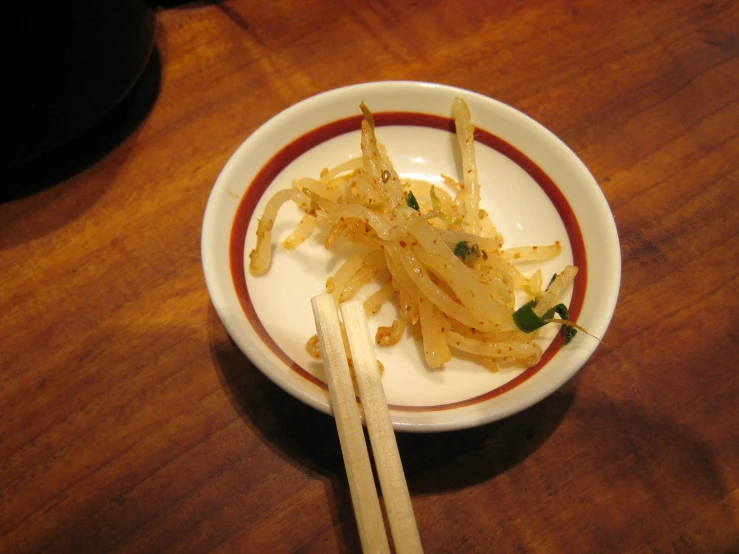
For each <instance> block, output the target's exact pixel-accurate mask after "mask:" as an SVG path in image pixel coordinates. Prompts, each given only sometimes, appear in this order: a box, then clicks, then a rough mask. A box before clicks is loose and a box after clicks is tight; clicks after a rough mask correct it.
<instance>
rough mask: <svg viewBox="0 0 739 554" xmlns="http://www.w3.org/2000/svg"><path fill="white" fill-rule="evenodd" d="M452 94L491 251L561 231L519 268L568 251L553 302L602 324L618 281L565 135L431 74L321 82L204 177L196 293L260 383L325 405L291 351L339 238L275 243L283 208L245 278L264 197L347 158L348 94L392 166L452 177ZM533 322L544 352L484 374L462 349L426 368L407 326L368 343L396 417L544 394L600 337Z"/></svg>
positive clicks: (282, 230)
mask: <svg viewBox="0 0 739 554" xmlns="http://www.w3.org/2000/svg"><path fill="white" fill-rule="evenodd" d="M455 96H461V97H463V98H464V99H465V100H466V102H467V103H468V105H469V107H470V111H471V114H472V122H473V124H474V125H475V126H476V128H477V129H478V133H477V134H476V140H477V144H476V155H477V162H478V167H479V180H480V183H481V191H482V192H481V195H482V206H483V207H484V208H486V209H487V210H488V212H489V213H490V215H491V217H492V220H493V222H494V223H495V224H496V225H497V227H498V229H499V230H500V231H501V232H502V233H503V236H504V237H505V240H506V244H505V246H504V247H511V246H516V245H535V244H551V243H553V242H554V241H555V240H558V241H560V242H561V243H562V245H563V253H562V255H561V256H560V257H559V258H557V259H555V260H552V261H548V262H544V263H541V264H535V265H531V266H529V269H528V270H527V267H526V266H522V270H524V272H529V273H530V272H531V271H533V270H534V269H536V268H538V267H541V268H542V270H543V273H544V275H545V276H546V275H551V274H552V273H554V272H556V271H559V270H561V269H562V268H563V267H564V266H565V265H566V264H568V263H572V262H573V261H574V262H575V263H576V264H577V265H578V266H579V267H580V273H579V275H578V277H577V279H576V283H575V286H574V287H573V290H572V291H570V293H569V295H568V297H567V298H565V301H566V302H568V303H570V309H571V314H572V316H573V317H576V318H577V321H578V323H579V324H581V325H582V326H584V327H585V328H587V329H588V330H589V331H590V332H591V333H592V334H593V335H595V336H598V337H602V336H603V335H604V334H605V332H606V329H607V327H608V324H609V322H610V320H611V316H612V315H613V311H614V309H615V305H616V299H617V296H618V289H619V285H620V277H621V258H620V249H619V242H618V236H617V233H616V226H615V224H614V221H613V216H612V214H611V211H610V209H609V207H608V204H607V202H606V199H605V197H604V196H603V194H602V192H601V190H600V188H599V187H598V184H597V183H596V181H595V179H593V177H592V175H591V174H590V173H589V172H588V170H587V169H586V167H585V166H584V165H583V163H582V162H581V161H580V160H579V159H578V158H577V156H576V155H575V154H574V153H573V152H572V151H571V150H570V149H569V148H568V147H567V146H565V144H564V143H562V142H561V141H560V140H559V139H558V138H557V137H555V136H554V135H553V134H552V133H551V132H549V131H548V130H547V129H545V128H544V127H542V126H541V125H540V124H538V123H537V122H535V121H533V120H532V119H530V118H529V117H527V116H526V115H524V114H522V113H521V112H519V111H517V110H515V109H513V108H511V107H509V106H506V105H504V104H502V103H500V102H497V101H495V100H492V99H490V98H488V97H485V96H482V95H480V94H476V93H473V92H469V91H466V90H461V89H458V88H453V87H449V86H445V85H436V84H429V83H417V82H378V83H368V84H362V85H355V86H350V87H346V88H341V89H337V90H333V91H330V92H326V93H323V94H319V95H317V96H314V97H312V98H309V99H307V100H304V101H303V102H300V103H299V104H296V105H295V106H292V107H291V108H289V109H287V110H285V111H284V112H282V113H280V114H278V115H276V116H275V117H273V118H272V119H271V120H269V121H268V122H267V123H265V124H264V125H263V126H262V127H261V128H259V129H258V130H257V131H256V132H254V134H252V135H251V136H250V137H249V138H248V139H247V140H246V141H245V142H244V143H243V144H242V145H241V146H240V147H239V148H238V150H236V152H235V153H234V155H233V156H232V157H231V159H230V160H229V162H228V163H227V164H226V166H225V168H224V169H223V171H222V172H221V174H220V176H219V177H218V180H217V181H216V184H215V186H214V188H213V191H212V193H211V196H210V199H209V201H208V206H207V208H206V211H205V219H204V222H203V232H202V260H203V267H204V271H205V278H206V282H207V286H208V290H209V292H210V295H211V298H212V301H213V305H214V306H215V309H216V311H217V312H218V315H219V316H220V318H221V320H222V321H223V324H224V325H225V327H226V329H227V330H228V332H229V334H230V335H231V337H232V338H233V339H234V341H235V342H236V344H237V345H238V346H239V348H241V350H242V351H243V352H244V353H245V354H246V355H247V356H248V357H249V358H250V359H251V360H252V362H253V363H254V364H255V365H256V366H257V367H258V368H259V369H260V370H261V371H262V372H263V373H264V374H265V375H267V376H268V377H269V378H270V379H271V380H272V381H274V382H275V383H276V384H277V385H279V386H280V387H282V388H283V389H284V390H286V391H287V392H289V393H290V394H292V395H293V396H295V397H296V398H298V399H300V400H301V401H303V402H305V403H307V404H309V405H311V406H313V407H315V408H317V409H319V410H322V411H324V412H327V413H330V406H329V402H328V392H327V389H326V386H325V379H324V377H323V368H322V367H321V363H320V362H317V361H316V360H314V359H312V358H311V357H310V356H309V355H308V353H307V351H306V350H305V343H306V340H307V339H308V338H309V337H310V336H311V335H313V334H314V333H315V327H314V322H313V315H312V312H311V305H310V299H311V297H313V296H315V295H317V294H320V293H322V292H324V291H325V288H324V287H325V282H326V278H327V277H328V275H329V274H332V273H333V272H335V271H336V269H337V268H338V266H339V264H340V262H341V261H342V259H344V258H343V257H342V256H341V254H346V253H347V252H349V249H348V248H347V249H346V250H342V249H339V251H338V252H336V251H331V252H329V251H326V250H325V248H324V247H323V245H322V241H321V238H320V236H313V237H312V238H310V239H308V241H306V242H305V243H304V244H303V245H301V246H300V247H298V248H297V249H296V250H293V251H290V252H288V251H286V250H285V249H284V248H283V247H282V246H281V242H282V240H283V239H284V238H285V237H286V236H287V235H288V234H289V233H290V232H291V231H292V229H293V227H294V225H295V223H297V221H298V219H299V212H298V210H297V208H295V207H293V206H292V205H286V206H284V207H283V209H282V211H281V212H280V214H279V216H278V219H277V221H276V223H275V228H274V231H273V244H274V245H275V246H274V248H273V252H274V254H273V259H272V266H271V268H270V270H269V272H268V273H267V275H266V276H263V277H253V276H252V275H250V274H249V271H248V267H247V266H248V253H249V252H250V251H251V250H252V248H253V247H254V244H255V242H256V222H257V218H258V217H260V216H261V213H262V211H263V209H264V204H265V203H266V201H267V200H268V199H269V198H270V197H271V196H272V194H274V193H275V192H276V191H278V190H280V189H283V188H287V187H290V186H291V182H292V179H294V178H297V177H302V176H311V177H317V176H318V175H319V172H320V171H321V169H322V168H324V167H332V166H334V165H337V164H338V163H340V162H342V161H344V160H347V159H349V158H351V157H356V156H360V155H361V154H360V147H359V137H360V131H359V128H360V119H361V116H360V111H359V104H360V102H362V101H364V102H365V103H366V104H367V106H368V107H369V108H370V110H372V112H373V113H374V114H375V118H376V122H377V136H378V140H379V141H381V142H383V143H384V144H385V146H386V147H387V150H388V154H389V156H390V159H391V160H392V161H393V163H394V165H395V168H396V169H397V170H398V173H399V174H400V175H401V177H416V178H423V179H426V180H428V181H431V182H440V174H441V173H446V174H450V175H452V176H460V170H459V164H460V162H459V156H458V154H457V148H456V145H455V139H454V135H453V132H452V130H453V127H452V126H451V121H450V117H451V105H452V100H453V99H454V97H455ZM337 254H338V255H337ZM363 292H365V291H363ZM371 292H372V289H367V291H366V293H365V294H363V295H362V296H366V294H369V293H371ZM394 310H395V309H394V308H393V307H392V306H386V307H384V308H383V309H382V310H381V311H380V312H379V313H378V314H377V315H376V316H373V317H372V318H371V319H370V326H371V330H372V332H373V333H374V331H375V330H376V328H377V326H378V325H388V324H389V322H390V321H392V318H393V315H394ZM547 327H550V328H551V329H547V328H545V329H546V331H545V332H544V333H543V334H542V335H541V340H540V341H539V342H540V344H541V345H542V348H547V350H546V352H545V354H544V356H543V358H542V362H541V363H540V364H538V365H537V366H535V367H533V368H529V369H526V370H523V369H519V368H515V367H506V368H503V369H501V370H500V371H499V372H497V373H491V372H489V371H488V370H486V369H484V368H483V367H481V366H479V365H477V364H476V363H474V362H473V361H471V360H467V359H461V358H455V359H453V360H452V362H450V363H448V364H445V366H444V368H443V369H438V370H428V369H427V368H426V367H425V364H424V361H423V356H422V353H421V352H420V348H419V345H418V344H417V343H416V341H414V340H413V339H412V338H410V334H409V333H408V337H406V338H405V339H404V340H403V341H401V343H400V344H398V345H396V346H394V347H391V348H387V349H385V348H378V352H377V355H378V359H379V360H380V361H382V362H383V364H384V366H385V368H386V371H385V374H384V375H383V385H384V387H385V391H386V395H387V399H388V402H389V404H390V405H391V416H392V419H393V424H394V426H395V428H396V429H398V430H404V431H442V430H450V429H461V428H466V427H471V426H475V425H480V424H483V423H487V422H490V421H494V420H497V419H501V418H503V417H506V416H509V415H511V414H514V413H516V412H518V411H520V410H523V409H525V408H527V407H529V406H531V405H532V404H534V403H536V402H538V401H539V400H541V399H543V398H544V397H546V396H547V395H549V394H551V393H552V392H553V391H555V390H556V389H557V388H559V387H560V386H561V385H562V384H563V383H565V382H566V381H567V380H568V379H570V378H571V377H572V376H573V375H574V374H575V373H576V372H577V371H578V370H579V369H580V368H581V367H582V366H583V364H584V363H585V362H586V361H587V359H588V358H589V357H590V355H591V354H592V353H593V351H594V350H595V348H596V347H597V346H598V344H599V343H598V341H597V340H595V339H593V338H591V337H588V336H586V335H584V334H582V333H579V334H578V335H577V337H576V338H575V339H574V340H573V341H572V343H570V344H569V345H567V346H566V347H562V345H561V342H562V341H561V337H560V336H559V335H558V333H557V329H556V328H554V326H552V325H549V326H547ZM275 409H279V407H275Z"/></svg>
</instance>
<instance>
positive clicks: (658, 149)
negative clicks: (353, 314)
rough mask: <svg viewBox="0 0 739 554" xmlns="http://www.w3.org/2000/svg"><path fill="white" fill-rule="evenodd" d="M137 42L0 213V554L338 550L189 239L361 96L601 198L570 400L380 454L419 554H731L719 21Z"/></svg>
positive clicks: (341, 17) (294, 7)
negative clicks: (107, 92)
mask: <svg viewBox="0 0 739 554" xmlns="http://www.w3.org/2000/svg"><path fill="white" fill-rule="evenodd" d="M157 17H158V22H159V29H158V33H157V46H158V54H157V56H156V57H155V58H154V60H153V61H152V63H151V64H150V67H149V68H148V70H147V73H146V74H145V75H144V77H143V80H142V82H141V83H140V84H139V86H137V87H136V89H134V92H133V94H132V96H131V97H129V98H127V99H126V101H124V104H123V106H122V107H121V108H119V109H118V110H117V112H115V114H113V116H111V118H109V120H111V119H112V120H114V121H113V122H112V123H111V122H110V121H109V122H108V123H107V124H106V125H107V127H106V126H105V125H104V126H103V130H102V131H101V130H100V129H98V130H97V131H95V133H97V134H95V136H94V138H93V139H88V140H87V142H86V143H85V144H86V147H85V148H82V152H79V151H77V152H76V153H74V154H68V155H67V154H65V155H64V156H61V157H60V156H58V157H57V160H56V161H57V165H56V166H53V167H52V166H42V167H37V171H36V173H35V174H34V175H27V176H25V177H23V176H18V175H16V178H17V179H18V180H19V181H25V182H27V183H28V184H30V185H34V184H35V186H36V188H39V189H42V190H39V191H37V192H35V193H34V194H31V195H28V196H26V197H24V198H14V199H10V200H9V199H5V201H4V202H3V203H2V204H0V222H1V223H0V229H1V231H0V267H2V285H1V287H0V313H1V314H2V317H1V319H0V334H1V335H2V337H3V340H2V347H1V348H0V413H1V414H2V417H1V418H0V552H8V553H19V552H53V553H60V552H75V553H78V552H108V551H116V552H157V553H159V552H169V551H178V552H179V551H181V552H209V551H223V552H226V551H228V552H259V553H272V552H277V553H280V552H321V553H323V552H356V551H357V550H358V549H359V540H358V536H357V531H356V525H355V522H354V516H353V513H352V507H351V501H350V498H349V495H348V490H347V485H346V480H345V474H344V470H343V465H342V459H341V453H340V450H339V445H338V441H337V439H336V431H335V427H334V424H333V420H332V419H330V418H329V417H327V416H325V415H322V414H320V413H318V412H316V411H314V410H313V409H311V408H308V407H306V406H304V405H303V404H301V403H299V402H298V401H296V400H294V399H293V398H292V397H290V396H289V395H288V394H286V393H284V392H283V391H282V390H280V389H278V388H277V387H276V386H274V385H273V384H272V383H271V382H270V381H268V380H267V378H265V377H264V376H262V374H261V373H259V372H258V371H257V370H256V369H255V368H254V367H253V366H252V365H251V364H250V362H249V361H248V359H247V358H246V357H245V356H244V355H243V354H241V352H240V351H239V350H238V349H237V348H236V347H235V345H234V344H233V343H232V342H231V341H230V340H229V337H228V336H227V334H226V332H225V330H224V328H223V326H222V325H221V323H220V322H219V320H218V318H217V316H216V314H215V311H214V309H213V308H212V306H211V303H210V300H209V297H208V293H207V291H206V288H205V283H204V279H203V275H202V269H201V264H200V250H199V246H200V243H199V241H200V227H201V222H202V216H203V211H204V208H205V203H206V201H207V198H208V194H209V192H210V190H211V187H212V186H213V183H214V180H215V178H216V176H217V175H218V173H219V171H220V169H221V168H222V167H223V165H224V163H225V162H226V160H227V159H228V158H229V156H230V155H231V154H232V153H233V151H234V149H235V148H236V147H237V146H238V145H239V144H240V143H241V142H242V141H243V140H244V139H245V138H246V137H248V136H249V135H250V133H252V132H253V131H254V130H255V129H257V127H259V125H261V124H262V123H264V122H265V121H266V120H267V119H268V118H269V117H271V116H272V115H274V114H276V113H277V112H279V111H280V110H282V109H284V108H286V107H288V106H290V105H291V104H293V103H295V102H297V101H299V100H301V99H303V98H306V97H308V96H311V95H313V94H315V93H318V92H321V91H324V90H328V89H331V88H335V87H338V86H341V85H346V84H351V83H358V82H362V81H369V80H384V79H412V80H425V81H434V82H440V83H448V84H453V85H457V86H461V87H464V88H468V89H472V90H475V91H477V92H480V93H482V94H485V95H488V96H491V97H494V98H497V99H499V100H501V101H503V102H506V103H508V104H510V105H512V106H514V107H516V108H518V109H519V110H522V111H523V112H525V113H527V114H529V115H531V116H532V117H534V118H535V119H537V120H539V121H540V122H542V123H543V124H544V125H545V126H547V127H548V128H549V129H551V130H552V131H553V132H554V133H555V134H557V135H558V136H560V137H561V138H562V139H563V140H564V141H565V142H566V143H568V144H569V145H570V146H571V147H572V148H573V150H574V151H575V152H576V153H577V154H578V155H579V156H580V157H581V158H582V159H583V161H584V162H585V164H586V165H587V166H588V167H589V168H590V170H591V171H592V173H593V175H594V176H595V177H596V179H597V181H598V182H599V183H600V185H601V186H602V188H603V191H604V193H605V195H606V197H607V198H608V201H609V203H610V205H611V208H612V209H613V212H614V214H615V219H616V222H617V225H618V230H619V234H620V239H621V248H622V255H623V276H622V285H621V294H620V299H619V304H618V308H617V311H616V314H615V317H614V319H613V322H612V324H611V328H610V330H609V331H608V334H607V335H606V337H605V339H606V340H605V342H606V344H604V345H602V346H601V347H600V348H599V349H598V350H597V352H596V353H595V355H594V356H593V357H592V359H591V360H590V362H589V363H588V364H587V365H586V366H585V368H584V369H583V370H582V371H581V372H580V373H579V374H578V375H577V377H576V378H575V379H573V380H572V381H571V382H570V383H568V384H567V385H566V386H565V387H563V388H562V389H561V390H559V391H558V392H556V393H555V394H553V395H552V396H551V397H549V398H548V399H546V400H545V401H543V402H541V403H540V404H538V405H536V406H534V407H533V408H530V409H529V410H526V411H525V412H523V413H520V414H518V415H516V416H513V417H510V418H508V419H506V420H504V421H501V422H498V423H495V424H491V425H487V426H484V427H481V428H476V429H471V430H467V431H460V432H451V433H446V434H438V435H402V436H400V437H399V443H400V449H401V454H402V456H403V460H404V463H405V467H406V472H407V476H408V482H409V486H410V490H411V494H412V498H413V503H414V507H415V510H416V513H417V518H418V523H419V527H420V531H421V536H422V539H423V541H424V545H425V548H426V551H427V552H439V553H452V552H480V553H488V552H504V553H507V552H568V553H572V552H577V553H579V552H619V553H620V552H709V553H728V552H739V431H738V430H737V429H738V427H739V399H738V396H739V375H738V370H739V335H738V334H737V331H736V329H737V324H736V322H735V321H734V319H733V317H734V314H735V313H737V308H739V302H738V301H737V297H738V296H737V295H738V293H739V279H738V278H737V272H738V270H739V256H737V250H739V236H738V235H737V233H738V231H739V178H738V177H739V171H738V168H739V165H738V164H737V161H738V160H739V133H738V132H737V130H738V129H739V4H737V3H735V2H730V1H728V2H690V1H687V0H679V1H678V0H675V1H672V2H646V1H644V2H623V3H622V2H584V1H564V0H562V1H543V0H541V1H533V2H487V3H486V2H477V1H473V0H468V1H460V2H454V3H453V2H439V1H429V2H420V1H416V2H412V1H398V2H369V3H362V4H360V3H351V4H350V3H348V2H346V3H344V2H340V1H338V0H334V1H330V0H327V1H323V2H317V1H305V2H297V1H291V0H278V1H272V2H259V1H251V2H248V1H242V2H223V3H218V2H212V3H203V4H188V5H184V6H182V7H179V8H175V7H169V8H166V9H160V10H159V13H158V14H157ZM78 150H79V149H78ZM60 158H61V162H63V163H61V162H60ZM60 179H61V182H59V183H58V184H56V185H54V186H46V185H48V184H49V183H51V182H53V181H55V180H60Z"/></svg>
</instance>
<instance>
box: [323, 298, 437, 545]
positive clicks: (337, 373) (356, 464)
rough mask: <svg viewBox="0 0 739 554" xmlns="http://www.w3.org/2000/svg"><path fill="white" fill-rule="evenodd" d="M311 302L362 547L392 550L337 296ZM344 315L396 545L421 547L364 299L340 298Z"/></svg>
mask: <svg viewBox="0 0 739 554" xmlns="http://www.w3.org/2000/svg"><path fill="white" fill-rule="evenodd" d="M311 304H312V306H313V316H314V317H315V320H316V329H317V330H318V339H319V342H320V347H321V354H322V355H323V363H324V365H325V367H326V375H327V378H328V390H329V394H330V398H331V406H332V407H333V411H334V417H335V419H336V428H337V429H338V432H339V440H340V441H341V451H342V454H343V456H344V466H345V467H346V473H347V477H348V480H349V490H350V492H351V497H352V504H353V506H354V514H355V516H356V519H357V526H358V527H359V538H360V540H361V542H362V550H363V551H364V552H365V553H375V552H390V546H389V544H388V538H387V534H386V532H385V524H384V522H383V519H382V512H381V510H380V500H379V498H378V497H377V489H376V488H375V479H374V476H373V475H372V466H371V464H370V457H369V452H368V450H367V443H366V441H365V439H364V431H363V430H362V421H361V418H360V413H359V405H358V404H357V401H356V397H355V395H354V386H353V385H352V378H351V374H350V372H349V363H348V360H347V353H346V351H345V349H344V341H343V338H342V332H341V325H340V323H339V318H338V314H337V313H336V306H335V304H334V299H333V297H332V296H331V295H330V294H323V295H320V296H316V297H314V298H313V299H312V300H311ZM341 316H342V319H343V321H344V328H345V331H346V338H347V342H348V344H349V350H350V351H351V357H352V365H353V366H354V373H355V375H356V379H357V384H358V385H359V395H360V398H361V401H362V406H363V408H364V418H365V422H366V424H367V431H368V432H369V436H370V443H371V444H372V453H373V454H374V458H375V467H376V468H377V475H378V477H379V479H380V487H381V488H382V493H383V497H384V499H385V510H386V512H387V516H388V521H389V523H390V531H391V533H392V537H393V544H394V545H395V550H396V552H398V554H406V553H416V552H423V548H422V546H421V538H420V536H419V534H418V527H417V525H416V518H415V516H414V514H413V505H412V504H411V498H410V494H409V493H408V485H407V483H406V480H405V475H404V474H403V466H402V464H401V461H400V454H399V453H398V444H397V442H396V441H395V433H394V431H393V427H392V422H391V420H390V412H389V410H388V407H387V401H386V399H385V391H384V390H383V388H382V381H381V380H380V372H379V370H378V368H377V359H376V358H375V352H374V343H373V341H372V337H371V336H370V332H369V327H368V326H367V318H366V316H365V314H364V306H363V304H362V302H361V301H352V302H346V303H345V304H342V306H341Z"/></svg>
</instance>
